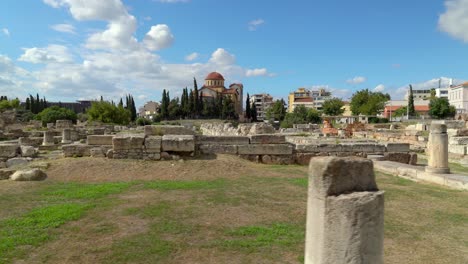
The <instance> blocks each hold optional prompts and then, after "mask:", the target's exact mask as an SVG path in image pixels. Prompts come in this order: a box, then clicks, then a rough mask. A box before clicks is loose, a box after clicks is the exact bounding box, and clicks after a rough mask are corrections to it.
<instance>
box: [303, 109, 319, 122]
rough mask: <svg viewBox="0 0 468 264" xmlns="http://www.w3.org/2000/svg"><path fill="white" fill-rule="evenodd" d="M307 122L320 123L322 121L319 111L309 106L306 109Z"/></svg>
mask: <svg viewBox="0 0 468 264" xmlns="http://www.w3.org/2000/svg"><path fill="white" fill-rule="evenodd" d="M306 121H307V123H312V124H320V123H322V118H321V113H320V112H319V111H318V110H317V109H313V108H310V109H309V110H308V111H307V118H306Z"/></svg>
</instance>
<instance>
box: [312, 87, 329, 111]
mask: <svg viewBox="0 0 468 264" xmlns="http://www.w3.org/2000/svg"><path fill="white" fill-rule="evenodd" d="M311 92H312V100H313V101H314V108H315V109H317V110H322V109H323V103H324V102H325V101H326V100H330V99H332V97H331V93H330V92H329V91H327V90H325V89H319V90H316V91H311Z"/></svg>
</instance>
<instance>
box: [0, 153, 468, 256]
mask: <svg viewBox="0 0 468 264" xmlns="http://www.w3.org/2000/svg"><path fill="white" fill-rule="evenodd" d="M91 162H93V160H92V159H67V160H66V162H57V163H54V164H52V167H51V171H50V173H49V175H50V178H49V179H48V180H47V181H45V182H35V183H32V182H29V183H28V182H23V183H18V182H9V181H3V182H0V263H12V262H16V263H301V262H302V261H303V250H304V232H305V215H306V211H305V210H306V198H307V197H306V196H307V193H306V191H307V189H306V186H307V176H306V174H307V168H306V167H301V166H277V165H273V166H267V165H261V164H254V163H250V162H247V161H243V160H239V159H237V158H235V157H223V158H221V160H198V161H186V162H183V163H171V162H169V161H167V162H157V163H145V162H136V161H135V162H132V161H126V162H124V165H122V166H125V167H131V166H139V167H141V168H142V169H141V170H147V171H148V172H153V173H152V174H151V176H145V177H143V176H141V177H140V176H137V175H133V176H132V177H128V175H127V174H128V172H127V171H125V170H124V169H123V167H122V169H120V168H118V167H117V166H119V164H120V163H115V161H107V160H101V161H99V162H100V163H99V168H100V169H101V170H97V169H95V170H96V173H98V174H99V173H103V175H104V171H106V172H107V173H109V170H112V169H114V170H115V171H113V172H112V173H110V174H111V175H112V176H113V178H106V177H104V176H103V177H104V178H105V179H106V180H103V181H99V180H95V179H98V178H99V177H98V176H99V175H97V176H96V177H94V176H93V177H91V178H89V179H93V180H89V181H87V180H86V179H79V178H78V177H77V176H74V175H75V174H67V175H66V177H62V174H63V173H64V172H63V171H66V170H67V169H71V168H75V167H74V166H76V167H83V164H85V163H86V164H88V166H87V168H83V169H82V170H81V172H82V173H85V174H87V173H90V171H93V168H95V167H94V165H93V164H91ZM216 164H218V165H216ZM106 166H108V167H106ZM233 167H235V168H237V170H236V171H233V170H232V169H231V168H233ZM200 168H203V169H200ZM59 172H60V173H59ZM186 172H192V173H186ZM181 175H185V176H181ZM377 180H378V185H379V188H380V189H382V190H385V191H386V193H385V242H384V243H385V263H468V203H467V201H468V193H466V192H460V191H454V190H450V189H446V188H443V187H438V186H435V185H429V184H422V183H414V182H411V181H407V180H404V179H400V178H396V177H392V176H388V175H384V174H381V173H378V174H377Z"/></svg>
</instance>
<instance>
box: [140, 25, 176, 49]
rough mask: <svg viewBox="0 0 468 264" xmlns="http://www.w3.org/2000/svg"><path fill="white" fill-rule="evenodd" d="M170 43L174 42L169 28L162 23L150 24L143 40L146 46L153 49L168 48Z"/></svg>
mask: <svg viewBox="0 0 468 264" xmlns="http://www.w3.org/2000/svg"><path fill="white" fill-rule="evenodd" d="M172 43H174V35H172V33H171V29H170V28H169V27H168V26H167V25H164V24H161V25H156V26H152V27H151V30H150V31H148V33H146V36H145V38H144V40H143V44H144V45H145V46H146V48H148V49H149V50H153V51H154V50H161V49H165V48H168V47H170V46H171V45H172Z"/></svg>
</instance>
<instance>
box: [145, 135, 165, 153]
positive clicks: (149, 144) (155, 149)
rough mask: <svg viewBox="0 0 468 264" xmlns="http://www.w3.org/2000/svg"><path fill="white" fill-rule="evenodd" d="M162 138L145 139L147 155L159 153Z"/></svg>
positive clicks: (150, 137) (151, 137)
mask: <svg viewBox="0 0 468 264" xmlns="http://www.w3.org/2000/svg"><path fill="white" fill-rule="evenodd" d="M161 144H162V137H160V136H148V137H147V138H145V151H146V152H148V153H150V152H151V153H160V152H161Z"/></svg>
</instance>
